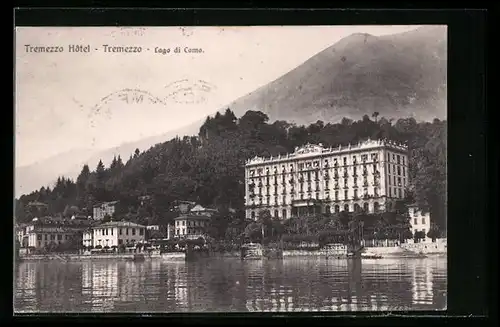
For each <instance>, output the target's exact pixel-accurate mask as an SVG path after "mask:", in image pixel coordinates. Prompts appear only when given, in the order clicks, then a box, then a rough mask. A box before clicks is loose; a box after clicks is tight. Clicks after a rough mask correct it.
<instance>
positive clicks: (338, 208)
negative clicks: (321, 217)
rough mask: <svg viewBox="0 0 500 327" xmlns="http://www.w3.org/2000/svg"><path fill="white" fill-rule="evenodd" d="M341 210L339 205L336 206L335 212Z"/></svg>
mask: <svg viewBox="0 0 500 327" xmlns="http://www.w3.org/2000/svg"><path fill="white" fill-rule="evenodd" d="M339 212H340V207H339V206H338V205H337V206H335V213H339Z"/></svg>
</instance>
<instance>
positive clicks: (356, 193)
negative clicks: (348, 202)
mask: <svg viewBox="0 0 500 327" xmlns="http://www.w3.org/2000/svg"><path fill="white" fill-rule="evenodd" d="M357 197H358V190H354V198H357Z"/></svg>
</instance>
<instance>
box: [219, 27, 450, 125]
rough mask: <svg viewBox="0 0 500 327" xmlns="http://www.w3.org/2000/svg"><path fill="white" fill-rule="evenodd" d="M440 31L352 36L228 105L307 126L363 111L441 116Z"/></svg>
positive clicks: (443, 40) (443, 68)
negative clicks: (318, 121)
mask: <svg viewBox="0 0 500 327" xmlns="http://www.w3.org/2000/svg"><path fill="white" fill-rule="evenodd" d="M446 78H447V30H446V27H445V26H425V27H421V28H418V29H415V30H413V31H409V32H405V33H399V34H393V35H386V36H380V37H376V36H372V35H369V34H352V35H350V36H348V37H346V38H344V39H341V40H340V41H339V42H337V43H335V44H334V45H333V46H331V47H329V48H327V49H325V50H323V51H322V52H320V53H318V54H316V55H315V56H313V57H312V58H310V59H309V60H307V61H306V62H304V63H303V64H302V65H300V66H298V67H297V68H295V69H293V70H292V71H290V72H289V73H287V74H285V75H284V76H282V77H280V78H278V79H277V80H275V81H273V82H271V83H269V84H267V85H265V86H262V87H261V88H259V89H257V90H256V91H254V92H252V93H250V94H248V95H246V96H243V97H241V98H239V99H237V100H236V101H234V102H233V103H231V104H229V107H230V108H231V109H232V110H233V111H234V112H235V114H236V115H241V114H243V113H244V112H246V111H247V110H260V111H262V112H265V113H266V114H267V115H268V116H269V118H270V120H271V121H272V120H287V121H293V122H295V123H298V124H308V123H311V122H315V121H317V120H323V121H338V120H339V119H341V118H342V117H349V118H353V119H358V118H360V117H361V116H363V115H364V114H368V115H371V114H372V113H373V112H375V111H376V112H379V113H380V116H388V117H394V118H399V117H408V116H413V117H414V118H416V119H417V120H431V119H433V118H441V119H443V118H445V117H446V84H447V83H446V81H447V79H446Z"/></svg>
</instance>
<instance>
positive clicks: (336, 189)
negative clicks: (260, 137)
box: [245, 140, 409, 219]
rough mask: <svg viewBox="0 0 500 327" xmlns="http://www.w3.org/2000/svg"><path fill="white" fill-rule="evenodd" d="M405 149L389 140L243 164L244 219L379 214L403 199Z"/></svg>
mask: <svg viewBox="0 0 500 327" xmlns="http://www.w3.org/2000/svg"><path fill="white" fill-rule="evenodd" d="M408 173H409V172H408V147H407V146H406V145H403V144H398V143H395V142H392V141H387V140H367V141H365V142H360V143H358V144H355V145H348V146H338V147H335V148H333V147H331V148H324V147H323V146H322V144H319V145H312V144H307V145H305V146H303V147H296V148H295V151H294V152H293V153H290V154H286V155H280V156H276V157H270V158H262V157H255V158H252V159H249V160H247V162H246V164H245V207H246V218H249V219H257V217H258V214H259V212H260V211H261V210H263V209H267V210H269V211H270V212H271V215H272V216H273V217H277V218H280V219H287V218H289V217H297V216H303V215H311V214H316V213H337V212H340V211H349V212H357V211H361V210H364V211H366V212H379V211H384V210H387V209H389V208H390V207H391V206H392V203H393V202H394V201H395V200H397V199H403V198H404V197H405V195H406V194H405V189H406V187H407V185H408V183H409V181H408Z"/></svg>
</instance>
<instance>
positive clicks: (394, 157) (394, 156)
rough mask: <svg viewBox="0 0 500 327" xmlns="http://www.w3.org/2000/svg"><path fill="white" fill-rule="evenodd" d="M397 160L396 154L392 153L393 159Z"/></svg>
mask: <svg viewBox="0 0 500 327" xmlns="http://www.w3.org/2000/svg"><path fill="white" fill-rule="evenodd" d="M394 160H396V155H395V154H394V153H393V154H392V161H394Z"/></svg>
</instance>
